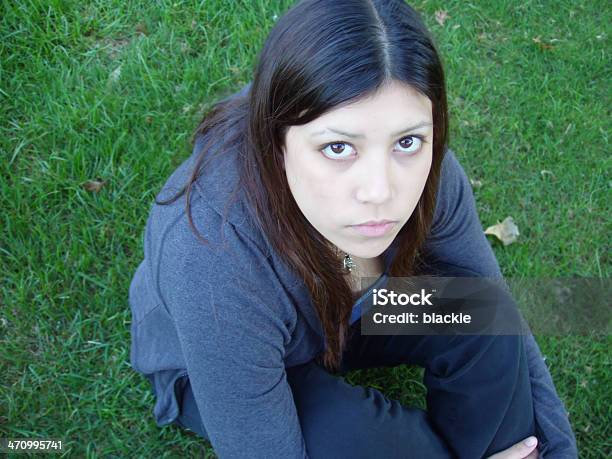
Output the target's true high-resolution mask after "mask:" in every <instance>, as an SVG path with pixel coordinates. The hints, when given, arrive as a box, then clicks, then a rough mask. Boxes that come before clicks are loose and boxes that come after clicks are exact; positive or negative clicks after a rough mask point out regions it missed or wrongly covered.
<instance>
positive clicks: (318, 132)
mask: <svg viewBox="0 0 612 459" xmlns="http://www.w3.org/2000/svg"><path fill="white" fill-rule="evenodd" d="M426 126H432V123H429V122H428V121H421V122H420V123H418V124H415V125H414V126H410V127H407V128H406V129H402V130H401V131H399V132H395V133H393V134H391V137H396V136H398V135H401V134H405V133H406V132H409V131H413V130H415V129H419V128H422V127H426ZM328 131H329V132H333V133H335V134H340V135H343V136H346V137H350V138H352V139H363V138H365V136H364V135H363V134H351V133H350V132H343V131H340V130H338V129H333V128H330V127H328V128H325V129H323V130H322V131H317V132H313V133H312V134H311V135H310V137H316V136H319V135H322V134H325V133H326V132H328Z"/></svg>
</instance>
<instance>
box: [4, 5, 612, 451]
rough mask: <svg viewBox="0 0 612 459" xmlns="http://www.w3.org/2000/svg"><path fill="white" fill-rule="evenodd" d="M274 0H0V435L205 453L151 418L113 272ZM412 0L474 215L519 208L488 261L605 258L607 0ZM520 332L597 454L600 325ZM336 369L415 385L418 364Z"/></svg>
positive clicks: (521, 273) (119, 269)
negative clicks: (438, 68)
mask: <svg viewBox="0 0 612 459" xmlns="http://www.w3.org/2000/svg"><path fill="white" fill-rule="evenodd" d="M290 3H291V2H289V1H286V0H285V1H270V0H252V1H244V0H242V1H237V0H236V1H232V2H227V1H221V0H206V1H201V2H196V1H175V2H169V1H156V2H145V1H143V2H120V1H111V0H107V1H97V2H81V1H71V0H65V1H60V0H54V1H31V0H30V1H26V0H14V1H12V2H6V1H4V2H2V14H0V35H1V40H0V152H1V154H2V161H1V163H0V170H1V173H2V182H1V184H0V194H1V199H2V209H3V212H2V216H1V217H0V218H1V222H2V226H3V227H4V228H5V229H4V231H3V234H4V236H3V237H2V243H1V245H0V251H1V252H2V254H1V258H0V260H1V265H0V268H1V269H2V283H1V294H2V302H1V306H0V308H1V309H0V372H1V374H2V375H3V376H2V377H1V380H2V382H1V383H0V438H2V437H35V438H40V439H49V438H57V439H62V440H63V441H64V442H65V445H66V449H65V450H66V453H65V456H67V457H88V458H89V457H92V458H93V457H134V456H139V457H177V458H178V457H202V455H203V453H202V451H204V455H205V456H206V457H213V456H214V453H213V452H212V449H211V448H210V445H209V444H207V443H206V442H204V441H202V440H200V439H198V438H197V437H196V436H194V435H192V434H189V433H186V432H184V431H181V430H179V429H178V428H176V427H174V426H170V427H164V428H162V429H160V428H158V427H157V426H156V425H155V422H154V421H153V418H152V415H151V410H152V406H153V397H152V395H151V393H150V390H149V384H148V382H147V381H145V380H144V379H143V378H142V377H141V376H140V375H138V374H137V373H135V372H134V371H133V370H132V369H131V367H130V364H129V340H130V335H129V325H130V320H131V315H130V311H129V305H128V300H127V298H128V287H129V283H130V280H131V276H132V274H133V273H134V271H135V269H136V267H137V266H138V264H139V263H140V261H141V259H142V257H143V248H142V231H143V229H144V225H145V221H146V218H147V215H148V210H149V206H150V205H151V203H152V202H153V199H154V195H155V194H156V193H157V192H158V191H159V189H160V187H161V185H162V184H163V183H164V182H165V180H166V178H167V177H168V176H169V175H170V173H171V172H172V171H173V170H174V168H175V167H176V166H177V165H178V164H179V163H180V162H182V161H183V160H184V159H185V157H186V156H187V155H188V154H189V153H190V143H189V141H190V137H191V134H192V132H193V130H194V129H195V127H196V125H197V123H198V121H199V119H200V118H201V117H202V115H203V113H204V112H205V111H206V110H207V108H209V107H210V105H211V104H212V103H213V102H214V101H215V100H216V99H217V98H218V97H222V96H225V95H228V94H230V93H232V92H234V91H236V90H238V89H239V88H240V87H242V86H243V85H244V84H245V83H247V82H248V81H250V80H251V79H252V68H253V64H254V61H255V59H256V57H257V53H258V51H259V49H260V47H261V45H262V43H263V41H264V39H265V37H266V34H267V32H268V31H269V30H270V28H271V27H272V25H273V23H274V21H275V20H276V18H277V17H278V16H280V15H281V14H282V13H283V11H285V10H286V9H287V8H288V6H289V5H290ZM413 5H414V6H415V7H416V8H417V9H418V10H419V11H421V12H422V14H423V17H424V19H425V21H426V23H427V25H428V26H429V27H430V29H431V30H432V32H433V34H434V36H435V38H436V41H437V43H438V47H439V50H440V52H441V54H442V58H443V61H444V63H445V69H446V74H447V84H448V100H449V108H450V112H451V129H450V146H451V148H452V149H453V150H454V151H455V153H456V155H457V157H458V158H459V160H460V161H461V163H462V165H463V167H464V168H465V170H466V172H467V174H468V176H469V177H470V179H472V180H473V182H474V183H477V181H480V185H481V186H474V194H475V197H476V201H477V206H478V211H479V215H480V218H481V221H482V225H483V229H484V228H486V227H488V226H491V225H494V224H496V223H497V222H499V221H502V220H503V219H504V218H506V217H507V216H512V217H513V219H514V221H515V223H516V224H517V226H518V227H519V230H520V236H519V238H518V239H517V241H516V242H515V243H513V244H510V245H507V246H504V245H503V244H501V243H500V242H499V241H497V240H495V238H494V237H492V236H489V238H490V239H489V240H490V241H491V243H492V245H493V249H494V251H495V254H496V256H497V258H498V260H499V263H500V266H501V268H502V270H503V272H504V275H505V276H507V277H527V278H536V277H564V276H580V277H582V276H584V277H609V276H610V271H611V268H610V234H612V231H611V224H610V222H611V221H610V215H611V212H610V202H611V200H610V190H611V188H612V177H611V176H610V165H611V159H610V150H609V146H608V135H609V126H610V108H609V107H610V105H611V103H610V102H611V101H610V86H609V81H610V76H611V72H610V70H611V66H610V60H609V56H608V53H607V50H609V49H610V26H609V24H610V23H612V17H611V16H612V15H611V14H610V8H609V4H608V3H607V2H605V1H603V0H592V1H588V2H572V1H569V0H561V1H554V2H553V1H518V0H515V1H508V0H505V1H490V2H462V1H456V0H453V1H441V0H437V1H418V2H414V3H413ZM442 10H444V11H446V13H447V14H446V19H445V20H442V19H440V17H441V15H440V14H439V13H438V16H436V12H439V11H442ZM442 16H443V15H442ZM436 17H438V19H436ZM606 107H608V108H606ZM542 171H547V172H542ZM96 182H99V183H96ZM92 183H93V184H92ZM536 338H537V341H538V343H539V345H540V347H541V349H542V352H543V354H544V355H545V356H546V363H547V364H548V366H549V368H550V371H551V374H552V376H553V379H554V381H555V383H556V387H557V390H558V392H559V395H560V397H561V399H562V400H563V401H564V403H565V405H566V408H567V410H568V411H569V413H570V420H571V422H572V424H573V427H574V430H575V433H576V436H577V440H578V443H579V445H578V446H579V450H580V452H581V457H585V458H603V457H610V456H611V455H612V442H611V441H610V439H611V438H612V430H611V427H610V426H611V425H612V413H611V403H610V402H611V400H610V399H611V396H610V394H611V393H612V390H611V384H610V373H611V370H610V351H609V349H610V344H611V340H610V336H606V335H604V336H598V337H597V336H576V335H569V336H568V335H566V336H537V337H536ZM348 378H349V380H350V381H351V382H354V383H358V384H368V385H372V386H375V387H379V388H381V389H383V390H384V391H385V392H386V393H387V394H388V395H389V396H391V397H394V398H397V399H400V400H402V401H404V402H406V403H408V404H415V405H421V406H423V405H422V404H423V399H422V397H423V394H424V388H423V386H422V384H421V382H420V370H418V369H409V368H406V367H400V368H394V369H373V370H360V371H355V372H353V373H351V374H349V376H348Z"/></svg>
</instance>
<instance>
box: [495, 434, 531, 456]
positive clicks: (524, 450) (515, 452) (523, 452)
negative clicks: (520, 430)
mask: <svg viewBox="0 0 612 459" xmlns="http://www.w3.org/2000/svg"><path fill="white" fill-rule="evenodd" d="M537 444H538V439H537V438H536V437H527V438H526V439H525V440H523V441H520V442H518V443H517V444H515V445H512V446H511V447H510V448H508V449H505V450H503V451H500V452H499V453H495V454H494V455H493V456H489V457H488V458H487V459H538V449H537V448H536V446H537Z"/></svg>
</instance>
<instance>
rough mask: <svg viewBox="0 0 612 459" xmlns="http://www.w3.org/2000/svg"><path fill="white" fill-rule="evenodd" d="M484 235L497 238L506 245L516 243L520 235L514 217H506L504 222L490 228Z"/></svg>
mask: <svg viewBox="0 0 612 459" xmlns="http://www.w3.org/2000/svg"><path fill="white" fill-rule="evenodd" d="M484 233H485V234H491V235H493V236H495V237H497V239H499V240H500V241H502V242H503V243H504V245H509V244H512V243H513V242H515V241H516V239H517V237H518V236H519V234H520V233H519V229H518V226H516V224H515V223H514V219H513V218H512V217H506V218H505V219H504V221H503V222H501V223H499V222H498V223H497V224H495V225H493V226H489V227H488V228H487V229H486V230H485V232H484Z"/></svg>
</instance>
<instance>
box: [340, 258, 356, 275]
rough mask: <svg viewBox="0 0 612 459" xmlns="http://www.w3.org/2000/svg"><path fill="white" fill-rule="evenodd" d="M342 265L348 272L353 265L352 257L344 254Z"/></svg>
mask: <svg viewBox="0 0 612 459" xmlns="http://www.w3.org/2000/svg"><path fill="white" fill-rule="evenodd" d="M343 266H344V270H345V271H346V272H349V273H350V272H351V271H352V270H353V267H354V266H355V263H354V262H353V259H352V258H351V256H350V255H349V254H348V253H347V254H346V255H344V262H343Z"/></svg>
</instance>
